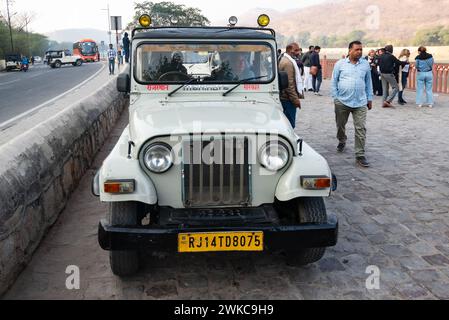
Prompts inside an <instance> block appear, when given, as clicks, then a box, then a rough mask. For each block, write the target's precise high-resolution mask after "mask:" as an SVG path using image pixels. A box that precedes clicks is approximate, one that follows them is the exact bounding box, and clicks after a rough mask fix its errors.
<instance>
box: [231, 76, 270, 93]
mask: <svg viewBox="0 0 449 320" xmlns="http://www.w3.org/2000/svg"><path fill="white" fill-rule="evenodd" d="M265 77H268V76H260V77H252V78H248V79H242V80H240V81H239V82H238V84H237V85H235V86H234V87H232V88H231V89H229V90H228V91H226V92H225V93H223V97H226V96H227V95H228V94H229V93H231V92H232V91H234V90H235V89H237V88H238V87H239V86H240V85H241V84H243V83H244V82H246V81H251V80H258V79H261V78H265Z"/></svg>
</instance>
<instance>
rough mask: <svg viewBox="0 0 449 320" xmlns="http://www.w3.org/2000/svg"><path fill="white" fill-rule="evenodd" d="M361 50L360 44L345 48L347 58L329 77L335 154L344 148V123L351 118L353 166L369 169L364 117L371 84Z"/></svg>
mask: <svg viewBox="0 0 449 320" xmlns="http://www.w3.org/2000/svg"><path fill="white" fill-rule="evenodd" d="M362 52H363V46H362V43H361V42H360V41H353V42H351V43H350V44H349V55H348V57H347V58H345V59H342V60H340V61H338V62H337V64H336V65H335V67H334V72H333V75H332V98H334V103H335V119H336V122H337V139H338V141H339V144H338V146H337V150H338V151H339V152H343V150H344V149H345V146H346V140H347V136H346V129H345V126H346V123H347V122H348V118H349V114H352V119H353V121H354V128H355V155H356V163H357V164H358V165H360V166H362V167H369V163H368V161H367V160H366V158H365V141H366V115H367V113H368V110H371V108H372V101H373V84H372V81H371V67H370V65H369V63H368V61H366V60H365V59H361V58H362Z"/></svg>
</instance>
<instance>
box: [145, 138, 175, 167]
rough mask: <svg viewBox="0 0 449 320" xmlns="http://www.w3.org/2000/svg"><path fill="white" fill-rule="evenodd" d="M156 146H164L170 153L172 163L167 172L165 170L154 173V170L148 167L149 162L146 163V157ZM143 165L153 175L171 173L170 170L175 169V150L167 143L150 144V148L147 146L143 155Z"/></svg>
mask: <svg viewBox="0 0 449 320" xmlns="http://www.w3.org/2000/svg"><path fill="white" fill-rule="evenodd" d="M155 146H162V147H164V148H166V149H167V150H168V151H169V153H170V157H171V163H170V165H169V166H168V167H167V169H165V170H163V171H154V170H152V169H151V168H149V166H148V165H147V162H146V161H145V159H146V155H147V153H148V151H149V150H150V149H151V148H153V147H155ZM142 163H143V164H144V166H145V169H147V170H149V171H150V172H151V173H155V174H162V173H166V172H167V171H169V170H170V169H171V168H172V167H173V165H174V155H173V148H172V147H171V146H170V145H169V144H167V143H165V142H153V143H151V144H149V145H148V146H146V147H145V149H144V150H143V153H142Z"/></svg>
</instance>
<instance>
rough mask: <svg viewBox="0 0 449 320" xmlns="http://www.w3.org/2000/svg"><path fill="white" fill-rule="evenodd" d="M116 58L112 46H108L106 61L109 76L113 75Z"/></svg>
mask: <svg viewBox="0 0 449 320" xmlns="http://www.w3.org/2000/svg"><path fill="white" fill-rule="evenodd" d="M116 57H117V52H115V50H114V46H113V45H112V44H110V45H109V50H108V61H109V74H110V75H111V74H114V69H115V58H116Z"/></svg>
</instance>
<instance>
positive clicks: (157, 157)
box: [143, 143, 173, 173]
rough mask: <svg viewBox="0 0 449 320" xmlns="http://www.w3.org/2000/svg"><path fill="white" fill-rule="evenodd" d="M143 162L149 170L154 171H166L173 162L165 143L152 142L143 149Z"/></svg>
mask: <svg viewBox="0 0 449 320" xmlns="http://www.w3.org/2000/svg"><path fill="white" fill-rule="evenodd" d="M143 162H144V163H145V166H146V167H147V168H148V169H149V170H150V171H153V172H155V173H163V172H166V171H168V169H170V168H171V166H172V164H173V153H172V150H171V148H170V146H168V145H166V144H162V143H155V144H152V145H150V146H149V147H148V148H147V149H146V150H145V154H144V157H143Z"/></svg>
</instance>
